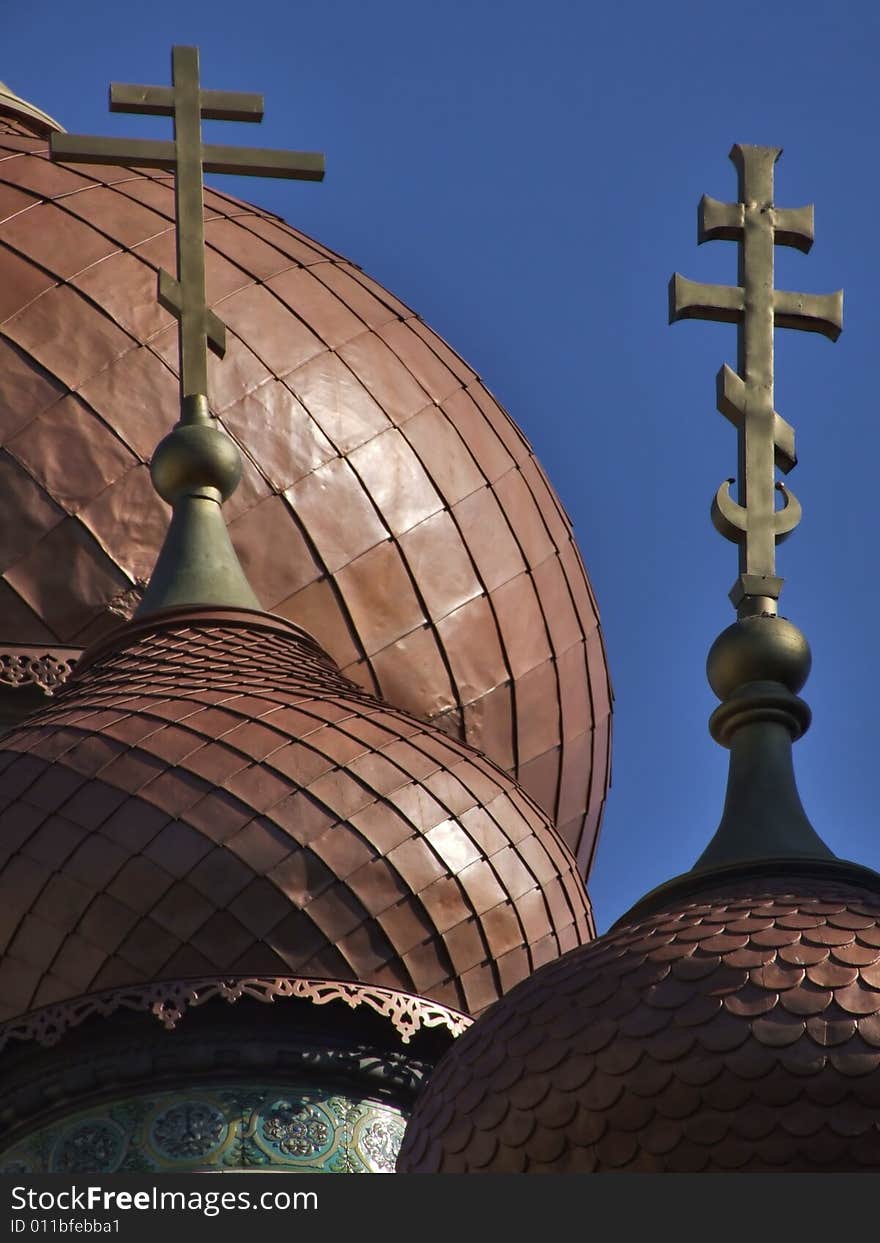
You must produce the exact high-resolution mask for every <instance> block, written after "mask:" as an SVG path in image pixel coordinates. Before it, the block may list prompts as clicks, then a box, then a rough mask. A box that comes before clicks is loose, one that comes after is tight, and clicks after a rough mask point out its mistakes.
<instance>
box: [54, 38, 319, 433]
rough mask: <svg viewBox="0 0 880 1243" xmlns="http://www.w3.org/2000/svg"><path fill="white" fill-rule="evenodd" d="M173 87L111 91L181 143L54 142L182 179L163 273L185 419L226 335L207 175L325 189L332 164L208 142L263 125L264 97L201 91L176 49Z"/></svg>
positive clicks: (86, 155)
mask: <svg viewBox="0 0 880 1243" xmlns="http://www.w3.org/2000/svg"><path fill="white" fill-rule="evenodd" d="M171 80H172V83H173V85H172V86H170V87H169V86H130V85H123V84H120V83H113V85H112V86H111V87H110V110H111V112H137V113H148V114H151V115H154V116H171V117H173V118H174V141H173V142H160V141H154V140H150V139H125V138H100V137H93V136H91V135H87V134H58V133H55V134H53V135H52V137H51V140H50V154H51V156H52V158H53V159H54V160H71V161H75V162H76V163H80V164H135V165H138V166H140V167H144V168H162V169H167V170H170V171H171V172H173V173H174V191H175V209H176V217H177V279H176V280H175V278H174V277H173V276H171V275H170V273H168V272H165V271H164V270H163V271H160V273H159V301H160V302H161V304H162V305H163V306H164V307H165V309H166V310H168V311H170V312H171V313H172V314H173V315H174V316H176V318H177V320H178V324H179V341H180V395H181V402H182V409H183V417H186V413H187V408H188V405H189V404H191V402H188V401H187V399H192V398H195V397H201V398H202V399H204V401H205V402H206V401H207V396H208V347H209V346H210V348H211V349H212V350H213V351H214V353H215V354H218V355H219V356H220V357H221V358H222V357H223V354H224V353H225V349H226V329H225V326H224V325H223V323H222V322H221V321H220V319H218V317H217V316H216V315H215V314H214V312H213V311H211V310H210V308H209V307H208V303H207V294H206V288H205V214H204V193H203V189H202V175H203V173H204V172H208V173H239V174H245V175H248V176H254V177H295V178H298V179H300V180H305V181H320V180H321V179H322V178H323V176H324V157H323V156H322V155H318V154H313V153H310V152H302V151H267V150H260V149H250V150H249V149H247V148H243V147H227V146H217V145H215V144H211V143H203V142H202V119H203V118H204V119H206V120H214V121H261V120H262V118H263V99H262V96H261V95H252V94H242V93H240V92H233V91H205V90H202V88H201V85H200V83H199V52H198V48H194V47H175V48H173V50H172V54H171Z"/></svg>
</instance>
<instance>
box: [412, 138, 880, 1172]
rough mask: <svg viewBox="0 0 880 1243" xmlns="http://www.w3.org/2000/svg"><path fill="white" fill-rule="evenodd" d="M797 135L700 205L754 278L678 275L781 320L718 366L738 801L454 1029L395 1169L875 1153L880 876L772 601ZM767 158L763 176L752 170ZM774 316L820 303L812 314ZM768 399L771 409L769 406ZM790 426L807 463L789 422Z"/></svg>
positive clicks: (778, 1166) (717, 673)
mask: <svg viewBox="0 0 880 1243" xmlns="http://www.w3.org/2000/svg"><path fill="white" fill-rule="evenodd" d="M778 155H779V152H778V150H776V149H773V148H759V147H752V148H738V147H735V148H734V151H733V153H732V158H734V160H735V162H737V163H738V167H739V168H740V187H741V194H740V203H739V204H738V205H727V204H722V203H718V202H717V201H715V200H705V199H704V201H703V205H701V213H702V215H701V221H702V223H701V230H702V235H701V240H705V239H706V237H711V236H718V237H722V238H736V237H737V236H738V234H737V228H738V229H739V231H740V234H742V233H743V232H745V242H744V246H745V247H746V249H748V248H749V247H750V245H754V242H755V239H756V238H757V239H758V241H759V242H761V241H762V238H761V236H760V232H761V230H763V231H764V235H765V236H764V238H763V241H765V242H767V243H769V246H765V247H764V248H763V250H762V252H761V254H760V255H759V259H761V261H762V262H763V264H764V266H763V267H761V264H760V263H758V262H757V261H754V262H753V260H754V258H755V257H754V254H753V255H752V256H751V257H749V256H748V255H747V258H746V261H744V262H741V266H740V280H741V281H743V283H744V285H746V286H747V288H746V290H745V291H743V290H740V289H730V288H728V287H719V286H695V285H693V284H692V283H691V282H685V281H684V280H683V279H682V278H680V277H676V278H674V281H673V286H672V306H673V318H675V317H681V316H682V314H683V312H681V311H680V309H676V308H680V306H681V305H682V304H684V303H685V302H686V301H687V299H688V298H689V299H690V309H689V310H688V311H687V313H688V314H694V313H699V314H701V315H703V316H704V317H715V316H714V312H715V310H716V309H717V308H716V305H715V303H716V301H720V296H721V295H719V290H720V291H721V294H722V295H723V296H726V297H728V300H729V301H730V299H732V298H735V297H737V296H739V295H740V294H742V302H743V306H744V307H745V310H744V312H743V315H744V317H745V318H747V317H749V316H750V315H752V314H754V313H755V312H756V311H757V312H760V315H761V316H762V317H763V319H762V324H761V325H759V327H762V328H764V327H766V328H768V330H769V333H770V335H769V338H765V339H764V341H763V342H762V340H761V336H760V334H759V333H758V332H755V331H753V332H752V333H751V336H748V334H747V339H746V341H745V345H744V346H743V342H742V340H741V342H740V345H741V350H740V369H741V371H742V372H743V377H738V376H735V375H734V373H733V372H731V371H730V368H725V369H724V370H723V371H722V373H721V381H723V383H722V382H720V383H719V409H720V410H721V412H722V413H725V414H726V415H728V417H731V418H733V420H734V421H735V422H737V426H738V428H739V429H740V435H741V437H742V436H743V434H744V433H745V434H751V433H754V434H755V439H756V441H757V445H754V444H749V446H748V452H747V453H743V454H742V456H741V467H740V469H741V470H744V471H745V472H746V477H747V479H748V481H749V492H748V499H747V498H746V494H745V492H744V491H743V492H741V497H740V502H738V503H733V502H732V498H730V497H729V494H728V492H727V488H729V483H728V484H727V485H722V489H720V490H719V493H718V495H717V497H716V509H715V510H713V517H714V518H715V520H716V525H717V526H718V528H719V530H720V531H721V532H722V534H725V535H727V537H728V538H731V539H734V540H735V541H736V542H737V543H739V544H740V547H741V560H740V571H741V572H740V577H739V579H738V580H737V585H736V586H735V588H734V592H733V593H732V595H733V599H734V602H735V604H736V605H737V607H738V614H739V616H738V620H737V621H736V622H735V623H734V624H733V625H732V626H730V627H729V628H728V629H727V630H725V631H724V632H723V633H722V634H721V635H720V636H719V638H718V639H717V640H716V642H715V643H714V644H713V646H712V648H711V650H710V653H709V658H708V668H707V672H708V676H709V682H710V684H711V686H712V688H713V690H714V691H715V693H716V694H717V696H718V698H719V700H720V701H721V702H720V703H719V705H718V707H717V708H716V709H715V711H714V713H713V714H712V717H711V720H710V729H711V732H712V735H713V737H714V738H715V739H716V741H718V742H719V743H721V744H722V745H723V746H725V747H728V748H729V750H730V768H729V778H728V786H727V797H726V800H725V805H724V811H723V814H722V817H721V822H720V824H719V827H718V830H717V832H716V833H715V835H714V837H713V838H712V840H711V841H710V843H709V845H708V846H707V848H706V850H705V851H704V852H703V854H702V855H701V856H700V858H699V859H698V860H697V862H696V864H695V866H694V868H693V869H692V870H691V871H690V872H689V873H687V874H685V875H684V876H680V877H677V878H675V879H674V880H672V881H669V882H667V883H666V884H664V885H661V886H660V887H659V888H658V889H656V890H654V891H653V892H652V893H650V894H648V895H647V896H646V897H645V898H643V899H642V900H641V901H640V902H639V903H637V904H636V906H635V907H634V908H633V909H632V910H631V911H630V912H629V913H628V914H626V915H624V916H623V917H622V918H621V919H620V920H619V921H618V922H617V924H616V925H615V926H614V927H613V928H612V930H611V931H610V932H609V933H607V934H606V935H605V936H603V937H601V938H600V939H599V940H597V941H596V942H594V943H593V944H592V945H590V946H587V947H583V948H581V949H578V950H575V951H573V952H572V953H571V954H568V955H566V956H565V957H564V958H563V959H561V960H560V961H559V962H557V963H554V964H551V965H550V966H549V967H547V968H544V969H543V970H542V971H540V972H538V973H536V974H535V975H534V976H533V977H531V978H530V979H529V980H527V981H525V982H524V983H523V984H522V985H521V986H520V987H518V988H517V989H515V990H514V992H513V993H511V994H510V995H508V996H507V997H505V998H504V999H503V1001H501V1002H500V1003H499V1004H498V1005H497V1006H496V1007H495V1008H494V1009H493V1010H492V1011H491V1012H490V1013H489V1014H488V1015H486V1016H485V1018H484V1019H483V1020H482V1021H481V1022H479V1023H478V1024H476V1025H475V1026H474V1027H473V1028H472V1029H471V1030H470V1031H469V1032H467V1033H466V1034H465V1035H464V1037H462V1039H461V1040H460V1041H459V1042H457V1044H456V1045H455V1046H453V1048H452V1049H451V1050H449V1052H448V1053H447V1054H446V1055H445V1056H444V1058H443V1059H442V1060H441V1062H440V1063H439V1066H438V1068H437V1071H436V1073H435V1075H434V1077H433V1078H432V1080H431V1082H430V1084H429V1086H428V1088H427V1090H426V1092H425V1093H424V1094H423V1096H422V1097H421V1099H420V1103H419V1105H418V1106H417V1108H416V1111H415V1113H414V1115H413V1118H412V1119H411V1122H410V1124H409V1127H408V1129H407V1134H406V1138H405V1141H404V1145H403V1148H402V1150H401V1155H400V1160H399V1163H398V1169H400V1170H403V1171H409V1172H411V1171H420V1172H428V1171H473V1172H477V1171H480V1172H501V1171H532V1172H540V1171H548V1170H552V1171H558V1172H566V1171H567V1172H575V1171H577V1172H593V1171H605V1170H627V1171H679V1172H697V1171H724V1170H743V1171H802V1172H808V1171H830V1170H841V1171H843V1170H847V1171H856V1170H866V1169H870V1170H874V1171H876V1170H877V1169H878V1168H880V876H878V875H877V874H876V873H874V872H872V871H869V870H868V869H866V868H862V867H860V866H858V865H856V864H853V863H847V862H844V861H842V860H840V859H837V858H836V857H835V856H834V855H833V853H832V852H831V851H830V850H829V848H828V847H827V845H826V844H825V843H824V842H823V841H822V839H821V838H820V837H819V835H818V834H817V833H816V831H815V830H814V829H813V827H812V825H811V824H810V822H809V820H808V819H807V816H806V813H805V811H804V808H803V806H802V805H801V801H800V798H799V795H798V792H797V788H796V785H795V780H794V772H793V767H792V743H793V741H795V740H796V739H798V738H799V737H800V736H801V735H802V734H803V733H804V731H805V730H806V729H807V727H808V726H809V723H810V712H809V708H808V707H807V705H806V704H805V703H804V702H803V700H801V699H800V698H799V697H798V692H799V691H800V689H801V688H802V686H803V684H804V683H805V681H806V678H807V675H808V673H809V669H810V652H809V647H808V645H807V643H806V640H805V639H804V637H803V635H802V634H801V633H800V631H799V630H797V628H796V627H795V626H793V625H792V624H791V623H790V622H788V621H787V620H785V619H784V618H782V617H780V616H778V615H777V612H776V599H777V598H778V596H779V592H780V590H781V587H782V580H781V579H778V578H777V577H776V576H775V564H774V562H773V559H772V558H773V547H774V540H773V535H774V531H773V526H772V524H774V523H776V524H778V525H779V526H780V527H781V526H782V525H783V523H784V522H786V521H788V519H789V518H790V517H791V514H792V512H795V513H796V514H799V506H798V507H797V509H796V510H795V508H794V504H793V500H792V498H791V497H790V496H788V495H787V496H786V498H785V508H783V509H780V510H776V509H775V508H774V504H773V490H774V473H773V454H774V451H777V450H779V446H778V445H775V444H774V443H773V436H774V435H779V438H780V441H781V440H782V439H783V432H782V431H781V430H780V429H781V419H780V416H779V415H777V414H775V413H772V397H773V389H772V374H773V373H772V323H773V314H772V303H768V301H767V298H768V297H769V298H771V299H772V297H773V296H774V294H773V279H772V260H771V261H770V263H769V271H768V261H767V256H768V253H769V254H770V255H772V249H773V243H774V241H778V240H779V239H778V238H774V236H773V229H775V228H777V227H778V228H780V229H782V227H783V222H784V223H785V227H786V228H787V229H789V230H790V233H789V234H788V235H787V236H788V238H789V244H796V243H794V242H791V240H790V238H791V236H793V235H795V234H797V236H798V237H799V238H800V240H801V241H803V240H805V239H804V238H803V237H801V234H800V233H798V232H797V230H801V232H803V231H804V230H805V229H806V226H807V224H808V225H809V230H810V238H809V240H811V230H812V209H811V208H810V209H799V210H798V211H797V212H788V213H783V212H782V210H781V209H780V210H778V212H777V210H776V209H775V208H774V204H773V201H772V184H773V183H772V168H773V163H775V160H776V159H777V158H778ZM756 173H757V174H760V176H759V177H757V178H756V180H757V181H759V183H760V184H759V192H755V190H754V189H751V190H750V188H749V184H748V183H749V178H750V175H754V174H756ZM737 209H739V210H737ZM743 219H745V223H746V228H745V229H744V227H743ZM707 221H708V222H709V223H708V224H707V223H706V222H707ZM713 222H714V223H713ZM719 222H720V223H719ZM737 222H739V223H737ZM710 225H712V226H713V227H715V228H716V229H717V231H716V232H715V233H714V234H713V232H712V231H711V230H710V228H709V226H710ZM803 248H804V249H806V248H807V247H806V246H804V247H803ZM750 283H751V287H749V285H750ZM756 289H757V293H756ZM752 295H755V296H754V297H753V296H752ZM782 297H789V298H791V299H792V301H794V299H795V298H797V299H799V302H798V304H797V307H796V308H795V310H796V311H797V313H798V314H801V317H802V318H803V319H805V318H806V317H807V313H808V312H809V311H810V310H811V309H812V308H815V307H816V306H817V305H820V306H821V305H822V304H823V302H824V304H825V305H827V306H828V307H829V308H830V311H831V313H832V314H831V315H829V317H828V320H827V322H826V326H825V328H823V329H821V330H822V331H826V330H827V335H829V336H834V335H836V333H837V332H839V330H840V323H839V309H840V295H822V296H818V297H817V296H813V295H782ZM762 298H763V303H762ZM768 308H769V311H770V314H769V315H767V314H766V312H767V310H768ZM729 310H730V308H729V307H728V308H727V311H726V312H725V314H726V317H727V318H730V314H729ZM710 311H711V312H713V315H712V316H710V315H709V314H708V312H710ZM835 312H836V313H837V319H836V321H835V320H833V318H832V316H833V314H834V313H835ZM724 317H725V316H724V315H721V314H719V315H718V316H717V318H724ZM778 322H781V323H783V324H784V325H785V326H789V327H792V326H795V327H796V326H804V325H803V324H802V323H799V322H797V314H792V315H791V316H790V317H789V319H788V320H787V321H786V320H785V319H783V318H782V316H781V315H780V316H779V321H778ZM749 328H750V330H751V329H753V328H754V325H753V324H750V325H749ZM814 330H815V327H814ZM768 342H769V346H770V349H769V351H768V350H767V349H766V346H767V343H768ZM759 347H761V348H759ZM756 356H757V357H756ZM759 363H760V365H758V364H759ZM756 377H757V378H756ZM749 386H751V391H749V392H748V397H747V398H746V396H744V395H745V394H746V393H747V390H748V387H749ZM734 399H737V400H739V402H740V406H739V407H737V406H736V405H735V403H734ZM761 399H763V401H764V402H765V403H769V404H765V405H763V406H762V405H761V404H760V401H761ZM748 401H751V402H752V405H751V406H749V405H748ZM768 410H769V411H770V412H771V413H772V419H773V420H775V424H774V423H770V422H769V421H768V420H767V419H766V413H767V411H768ZM755 412H757V414H758V415H764V416H765V417H764V421H763V423H760V421H759V426H758V427H757V429H754V428H753V427H752V426H751V424H750V419H751V418H752V416H753V415H754V414H755ZM768 426H769V428H770V432H771V434H770V435H766V434H765V437H764V440H763V443H762V442H761V440H760V436H761V432H762V430H763V431H764V432H765V433H766V431H767V428H768ZM786 426H787V425H786ZM774 429H775V430H774ZM783 430H784V429H783ZM788 434H790V435H788ZM784 447H785V448H786V453H787V456H786V459H785V460H786V463H787V468H789V469H790V468H791V466H793V465H794V453H793V450H794V433H793V432H792V430H791V428H787V438H786V440H785V446H784ZM741 448H742V446H741ZM761 450H763V456H762V452H761ZM729 482H732V481H729ZM768 493H769V495H768ZM749 506H754V512H755V513H756V514H757V516H756V517H755V518H754V519H753V520H751V519H752V511H750V510H749V508H748V507H749ZM789 506H791V508H790V509H789ZM759 511H760V512H759ZM787 511H788V513H787ZM794 520H795V521H796V518H795V519H794ZM736 523H740V526H739V527H736ZM762 524H763V525H762ZM792 525H793V522H792ZM734 528H736V529H734ZM738 532H739V533H738ZM743 536H745V538H743ZM768 537H769V538H768ZM762 540H763V544H762V542H761V541H762ZM755 546H757V547H758V553H756V552H755ZM765 554H766V557H765V560H764V562H763V565H761V564H760V562H759V564H758V567H757V568H756V566H755V564H754V562H753V560H752V558H755V561H759V555H760V556H765ZM759 571H760V572H759Z"/></svg>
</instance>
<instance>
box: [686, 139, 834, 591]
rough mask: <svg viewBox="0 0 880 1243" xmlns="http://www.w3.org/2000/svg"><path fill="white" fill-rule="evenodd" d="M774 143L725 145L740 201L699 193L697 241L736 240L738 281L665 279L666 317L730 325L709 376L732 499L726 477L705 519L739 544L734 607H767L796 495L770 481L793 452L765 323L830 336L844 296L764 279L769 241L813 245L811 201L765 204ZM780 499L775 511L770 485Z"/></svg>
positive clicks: (768, 274)
mask: <svg viewBox="0 0 880 1243" xmlns="http://www.w3.org/2000/svg"><path fill="white" fill-rule="evenodd" d="M781 154H782V152H781V150H780V149H778V148H776V147H752V146H740V145H736V146H734V148H733V150H732V151H731V152H730V158H731V160H732V161H733V163H734V164H735V165H736V168H737V172H738V174H739V202H738V203H719V202H718V201H717V200H716V199H713V198H709V197H708V196H705V195H704V197H703V199H702V200H701V202H700V208H699V228H698V240H699V241H700V242H706V241H710V240H712V239H714V238H721V239H724V240H728V241H736V242H739V278H738V279H739V284H738V285H733V286H731V285H701V284H698V283H697V282H695V281H690V280H687V279H685V277H683V276H679V274H678V273H676V274H675V275H674V276H673V278H672V280H671V282H670V286H669V318H670V322H674V321H675V320H678V319H712V320H724V321H727V322H730V323H735V324H737V326H738V332H737V337H738V362H737V371H738V373H739V374H736V373H735V372H733V371H731V369H730V368H729V367H728V366H726V365H725V366H723V367H722V368H721V370H720V371H719V373H718V379H717V404H718V409H719V411H720V412H721V413H722V414H723V415H725V416H726V417H727V418H728V419H730V421H731V422H732V423H733V424H734V426H735V427H736V428H737V431H738V442H739V445H738V448H739V453H738V457H739V469H738V480H739V503H737V502H736V501H735V500H734V499H733V498H732V497H731V495H730V484H731V483H733V480H732V479H729V480H727V481H726V482H725V483H723V484H722V485H721V487H720V488H719V489H718V492H717V493H716V496H715V500H714V502H713V505H712V518H713V521H714V523H715V525H716V527H717V528H718V530H719V531H720V532H721V534H722V535H724V536H725V537H726V538H727V539H730V540H732V541H733V542H734V543H736V544H738V545H739V550H740V551H739V569H740V574H739V578H738V580H737V583H736V584H735V586H734V588H733V591H732V592H731V599H732V600H733V603H734V605H735V606H736V607H737V608H738V609H739V610H740V611H741V612H748V611H749V610H750V601H753V602H757V601H760V604H761V608H762V609H763V610H764V611H773V610H775V601H776V600H777V599H778V598H779V593H780V590H781V588H782V580H781V579H779V578H777V577H776V544H777V543H778V542H779V541H780V540H782V539H784V538H785V536H786V535H788V534H789V533H790V532H791V531H792V530H794V528H795V527H796V526H797V524H798V522H799V521H800V516H801V509H800V505H799V504H798V502H797V500H796V498H795V497H794V496H793V495H792V493H791V492H789V491H787V490H786V489H785V487H784V486H783V485H782V484H781V483H777V482H776V479H775V469H774V468H775V466H778V467H779V469H780V470H781V471H783V472H784V473H787V472H788V471H790V470H791V468H792V467H793V466H794V465H795V463H796V461H797V459H796V457H795V451H794V430H793V428H792V427H791V426H790V425H789V424H788V423H786V422H785V420H784V419H783V418H781V417H780V416H779V415H778V414H777V413H776V411H775V410H774V408H773V330H774V326H777V325H778V326H779V327H781V328H801V329H805V330H806V331H808V332H821V333H823V334H824V335H825V336H827V337H830V338H831V340H832V341H836V340H837V338H838V336H839V335H840V331H841V326H842V313H843V294H842V292H840V291H838V292H837V293H833V294H802V293H788V292H786V291H783V290H778V289H774V287H773V248H774V245H780V246H795V247H797V249H798V250H802V251H804V252H806V251H808V250H809V249H810V247H811V246H812V244H813V208H812V207H798V208H782V207H776V206H775V205H774V202H773V166H774V164H775V163H776V161H777V160H778V158H779V156H780V155H781ZM776 490H779V491H780V492H781V493H782V494H783V498H784V504H783V508H782V509H781V510H777V509H776V504H775V493H776Z"/></svg>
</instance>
